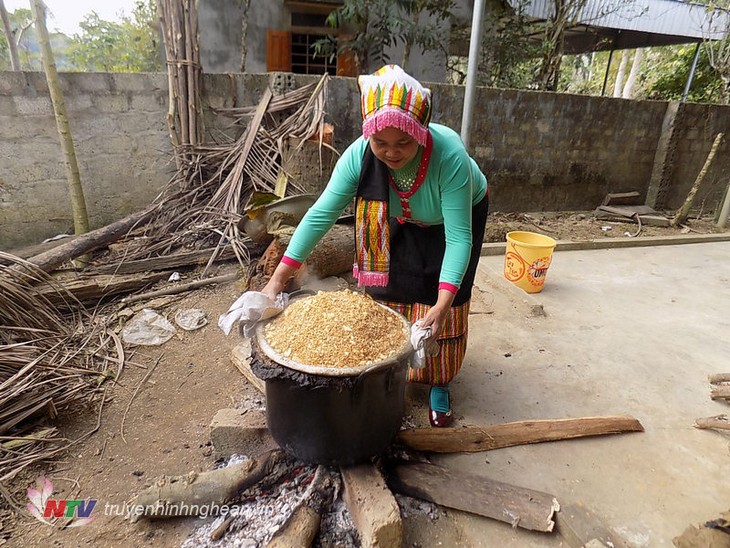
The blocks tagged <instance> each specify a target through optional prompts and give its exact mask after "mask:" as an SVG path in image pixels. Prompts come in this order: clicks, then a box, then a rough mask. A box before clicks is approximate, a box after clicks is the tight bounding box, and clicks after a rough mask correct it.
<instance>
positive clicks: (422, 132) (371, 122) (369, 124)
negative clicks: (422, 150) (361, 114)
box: [362, 107, 428, 147]
mask: <svg viewBox="0 0 730 548" xmlns="http://www.w3.org/2000/svg"><path fill="white" fill-rule="evenodd" d="M389 127H393V128H396V129H399V130H401V131H403V132H405V133H407V134H408V135H410V136H411V137H413V138H414V139H415V140H416V141H417V142H418V144H419V145H421V146H424V147H425V146H426V142H427V140H428V128H426V127H424V126H422V125H421V124H420V123H419V122H417V121H416V120H415V119H414V118H413V117H412V116H411V115H409V114H408V113H406V112H405V111H403V110H401V109H399V108H397V107H383V108H381V109H380V110H378V111H377V112H375V113H374V114H371V115H370V116H368V117H367V118H366V119H365V120H363V122H362V135H363V137H365V138H366V139H369V138H370V137H371V136H372V135H373V134H374V133H377V132H378V131H381V130H383V129H385V128H389Z"/></svg>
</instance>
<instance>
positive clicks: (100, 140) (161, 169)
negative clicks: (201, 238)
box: [0, 72, 174, 249]
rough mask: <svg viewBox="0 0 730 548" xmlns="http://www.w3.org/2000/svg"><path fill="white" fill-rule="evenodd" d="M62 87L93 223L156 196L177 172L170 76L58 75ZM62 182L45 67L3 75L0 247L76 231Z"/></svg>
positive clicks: (0, 95)
mask: <svg viewBox="0 0 730 548" xmlns="http://www.w3.org/2000/svg"><path fill="white" fill-rule="evenodd" d="M62 88H63V93H64V97H65V103H66V110H67V112H68V117H69V124H70V127H71V132H72V136H73V138H74V143H75V148H76V156H77V161H78V164H79V171H80V174H81V180H82V183H83V186H84V192H85V196H86V201H87V206H88V211H89V217H90V222H91V224H92V226H93V227H99V226H104V225H105V224H108V223H110V222H112V221H114V220H116V219H119V218H121V217H123V216H124V215H125V214H127V213H130V212H133V211H137V210H138V209H140V205H143V204H145V203H149V202H150V201H152V200H153V199H154V197H155V196H156V195H157V193H158V192H159V191H160V189H161V188H162V186H163V185H164V183H165V182H166V181H167V180H168V179H169V177H170V174H171V170H170V159H171V147H170V140H169V137H168V132H167V127H166V124H165V116H164V114H165V112H166V110H167V106H166V105H167V77H166V75H165V74H86V73H74V74H62ZM173 167H174V163H173ZM66 181H67V180H66V175H65V171H64V158H63V155H62V152H61V147H60V145H59V140H58V134H57V131H56V124H55V120H54V117H53V109H52V106H51V100H50V97H49V94H48V86H47V85H46V80H45V77H44V75H43V73H40V72H0V249H7V248H11V247H13V246H19V245H25V244H29V243H37V242H39V241H40V240H42V239H43V238H48V237H50V236H54V235H56V234H60V233H69V232H71V233H72V232H73V220H72V217H71V205H70V201H69V197H68V190H67V182H66Z"/></svg>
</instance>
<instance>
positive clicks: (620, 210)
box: [596, 205, 657, 217]
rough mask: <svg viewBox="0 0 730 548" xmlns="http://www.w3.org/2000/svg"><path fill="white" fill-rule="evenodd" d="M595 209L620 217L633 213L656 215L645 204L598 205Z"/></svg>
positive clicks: (630, 215) (652, 209) (654, 211)
mask: <svg viewBox="0 0 730 548" xmlns="http://www.w3.org/2000/svg"><path fill="white" fill-rule="evenodd" d="M596 211H603V212H605V213H612V214H613V215H619V216H621V217H633V216H634V215H656V214H657V211H656V210H655V209H654V208H652V207H649V206H647V205H628V206H605V205H602V206H598V209H597V210H596Z"/></svg>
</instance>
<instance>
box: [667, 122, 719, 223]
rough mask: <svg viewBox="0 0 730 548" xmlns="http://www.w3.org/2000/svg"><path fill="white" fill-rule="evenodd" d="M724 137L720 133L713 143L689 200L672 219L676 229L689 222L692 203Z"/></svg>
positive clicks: (688, 196)
mask: <svg viewBox="0 0 730 548" xmlns="http://www.w3.org/2000/svg"><path fill="white" fill-rule="evenodd" d="M724 136H725V134H724V133H718V134H717V135H716V136H715V141H714V142H713V143H712V148H711V149H710V153H709V154H708V155H707V160H705V165H704V166H702V169H701V170H700V172H699V174H698V175H697V178H696V179H695V182H694V184H693V185H692V188H691V189H690V191H689V194H688V195H687V198H686V199H685V200H684V204H682V207H680V208H679V209H678V210H677V212H676V213H675V215H674V218H673V219H672V226H674V227H676V226H679V225H681V224H682V223H684V222H685V221H686V220H687V217H689V210H690V209H691V208H692V203H693V202H694V199H695V195H696V194H697V191H698V190H699V188H700V185H701V184H702V181H703V180H704V178H705V175H707V171H708V170H709V169H710V164H712V160H713V159H714V158H715V153H717V149H718V148H719V146H720V143H721V142H722V138H723V137H724Z"/></svg>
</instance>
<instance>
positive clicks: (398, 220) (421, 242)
mask: <svg viewBox="0 0 730 548" xmlns="http://www.w3.org/2000/svg"><path fill="white" fill-rule="evenodd" d="M358 83H359V85H360V93H361V104H362V114H363V124H362V129H363V136H362V137H361V138H358V139H357V140H356V141H355V142H354V143H352V144H351V145H350V146H349V147H348V148H347V150H346V151H345V152H344V154H343V155H342V157H341V158H340V159H339V160H338V162H337V164H336V166H335V168H334V171H333V173H332V177H331V179H330V181H329V183H328V185H327V188H326V189H325V190H324V192H323V193H322V196H321V197H320V198H319V200H318V201H317V202H316V203H315V204H314V205H313V206H312V208H311V209H310V210H309V211H308V212H307V214H306V215H305V217H304V219H302V221H301V223H300V224H299V226H298V227H297V230H296V232H295V233H294V236H293V237H292V239H291V242H290V243H289V246H288V248H287V250H286V253H285V254H284V257H283V258H282V260H281V263H280V264H279V265H278V266H277V268H276V270H275V272H274V274H273V276H272V278H271V280H270V281H269V283H268V284H267V285H266V287H265V288H264V289H263V292H264V293H266V294H267V295H268V296H269V297H271V298H274V297H275V296H276V294H277V293H279V292H280V291H282V290H283V289H284V286H285V285H286V282H287V281H288V280H289V278H290V277H291V276H293V275H294V273H295V272H296V270H297V269H298V268H299V267H300V266H301V264H302V262H303V261H304V260H305V259H306V258H307V256H308V255H309V253H310V252H311V251H312V249H313V248H314V246H315V245H316V243H317V242H318V241H319V240H320V238H322V236H324V234H325V233H326V232H327V231H328V230H329V229H330V228H331V226H332V225H333V224H334V222H335V220H336V219H337V218H338V217H339V216H340V214H341V213H342V211H343V209H344V208H345V207H346V206H347V205H348V204H349V203H350V202H351V200H352V199H353V198H355V199H356V201H355V223H356V224H355V230H356V255H357V262H356V263H355V265H354V267H353V274H354V276H355V278H356V279H357V280H358V285H359V286H364V287H365V292H366V293H368V294H369V295H371V296H372V297H373V298H375V299H377V300H378V301H380V302H382V303H384V304H386V305H388V306H389V307H391V308H392V309H394V310H396V311H398V312H400V313H401V314H403V315H404V316H406V318H408V319H409V320H410V321H411V322H415V321H417V320H421V327H424V328H425V327H430V328H431V333H432V336H433V337H435V338H437V339H438V343H439V352H438V355H435V356H431V357H428V358H427V359H426V367H425V368H423V369H409V371H408V381H409V382H417V383H426V384H428V385H430V386H431V390H430V392H429V420H430V422H431V425H432V426H435V427H442V426H448V425H449V424H450V423H451V421H452V418H453V413H452V409H451V401H450V398H449V392H448V385H449V382H451V380H452V379H453V378H454V376H455V375H456V374H457V373H458V372H459V369H460V368H461V364H462V361H463V359H464V352H465V350H466V338H467V319H468V314H469V302H470V299H471V290H472V286H473V285H474V274H475V272H476V267H477V262H478V260H479V253H480V250H481V243H482V239H483V235H484V227H485V223H486V219H487V209H488V196H487V180H486V177H485V176H484V174H482V172H481V171H480V170H479V168H478V166H477V165H476V162H474V160H473V159H471V158H470V157H469V155H468V154H467V152H466V149H465V148H464V145H463V143H462V141H461V139H460V138H459V135H458V134H457V133H456V132H454V131H453V130H451V129H449V128H447V127H445V126H442V125H438V124H429V121H430V117H431V92H430V91H429V90H428V89H427V88H424V87H423V86H422V85H421V84H420V83H419V82H418V81H417V80H415V79H414V78H412V77H411V76H409V75H408V74H406V73H405V72H404V71H403V70H402V69H401V68H400V67H398V66H395V65H387V66H385V67H383V68H381V69H380V70H378V71H377V72H375V73H374V74H371V75H366V76H360V77H359V79H358Z"/></svg>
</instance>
